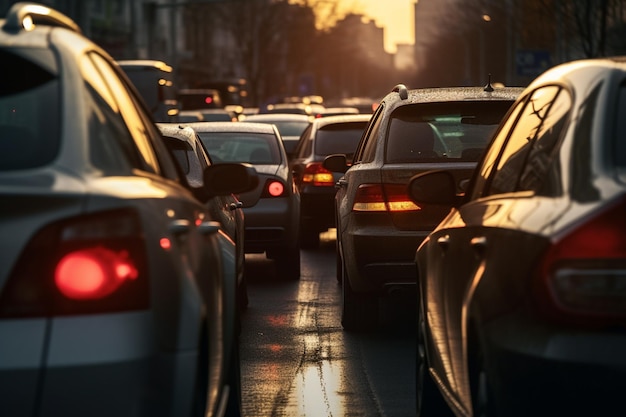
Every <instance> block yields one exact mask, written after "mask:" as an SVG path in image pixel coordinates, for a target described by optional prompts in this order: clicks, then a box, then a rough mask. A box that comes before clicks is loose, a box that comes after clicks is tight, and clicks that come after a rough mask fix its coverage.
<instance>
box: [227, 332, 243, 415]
mask: <svg viewBox="0 0 626 417" xmlns="http://www.w3.org/2000/svg"><path fill="white" fill-rule="evenodd" d="M236 339H237V340H238V339H239V338H236ZM227 384H228V387H229V393H228V401H227V403H226V411H225V413H224V417H240V416H241V404H242V401H241V364H240V361H239V342H238V341H237V342H235V343H233V347H232V351H231V354H230V364H229V366H228V377H227Z"/></svg>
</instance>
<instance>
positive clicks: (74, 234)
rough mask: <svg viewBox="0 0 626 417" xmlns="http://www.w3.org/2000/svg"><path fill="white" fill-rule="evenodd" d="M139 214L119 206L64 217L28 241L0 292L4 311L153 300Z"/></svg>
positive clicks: (52, 311)
mask: <svg viewBox="0 0 626 417" xmlns="http://www.w3.org/2000/svg"><path fill="white" fill-rule="evenodd" d="M147 268H148V267H147V261H146V249H145V242H144V238H143V234H142V231H141V226H140V221H139V217H138V216H137V214H136V213H135V212H134V211H131V210H115V211H109V212H106V213H98V214H92V215H88V216H84V217H78V218H73V219H68V220H64V221H61V222H58V223H54V224H51V225H48V226H47V227H45V228H44V229H42V230H40V231H39V232H38V233H37V234H36V235H35V236H34V237H33V238H32V239H31V240H30V242H29V243H28V245H27V246H26V247H25V249H24V250H23V252H22V254H21V256H20V258H19V259H18V261H17V263H16V264H15V267H14V268H13V270H12V272H11V274H10V276H9V279H8V281H7V283H6V285H5V286H4V289H3V291H2V294H0V317H38V316H58V315H75V314H95V313H104V312H114V311H126V310H140V309H146V308H148V306H149V292H148V271H147Z"/></svg>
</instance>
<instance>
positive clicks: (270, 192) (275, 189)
mask: <svg viewBox="0 0 626 417" xmlns="http://www.w3.org/2000/svg"><path fill="white" fill-rule="evenodd" d="M286 196H287V190H286V189H285V184H283V183H282V182H280V181H277V180H267V181H266V182H265V187H263V193H262V194H261V197H262V198H274V197H286Z"/></svg>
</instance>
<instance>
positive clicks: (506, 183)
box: [487, 86, 569, 194]
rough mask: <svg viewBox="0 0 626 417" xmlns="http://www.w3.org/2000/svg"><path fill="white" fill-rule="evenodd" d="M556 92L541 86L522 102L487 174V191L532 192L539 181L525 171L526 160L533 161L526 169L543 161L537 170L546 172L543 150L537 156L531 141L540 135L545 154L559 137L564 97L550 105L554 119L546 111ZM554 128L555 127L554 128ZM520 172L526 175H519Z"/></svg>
mask: <svg viewBox="0 0 626 417" xmlns="http://www.w3.org/2000/svg"><path fill="white" fill-rule="evenodd" d="M558 93H559V87H556V86H551V87H544V88H541V89H539V90H537V91H535V92H534V93H533V94H532V96H531V97H530V100H528V101H527V102H526V105H525V107H524V109H523V110H522V112H521V114H520V116H519V119H518V122H517V124H516V125H515V127H514V129H513V131H512V132H511V133H510V137H509V139H508V141H507V142H506V144H505V145H504V149H503V150H502V151H501V153H500V157H499V158H500V159H499V162H498V163H497V166H496V169H495V170H494V171H492V172H491V174H490V184H489V185H490V186H489V187H488V191H487V194H500V193H507V192H514V191H519V190H533V191H536V188H537V187H538V186H539V184H538V183H537V182H535V181H534V180H533V177H534V176H535V175H534V174H533V175H531V174H530V173H529V171H527V170H526V164H527V163H528V161H533V164H534V165H535V166H533V167H529V169H534V168H535V167H537V166H539V165H541V164H543V165H545V166H544V167H542V168H541V170H542V172H544V173H545V172H547V163H546V161H545V158H544V156H545V155H546V153H545V152H543V151H540V153H541V154H542V155H540V154H539V153H535V152H534V151H533V152H531V150H532V148H533V146H534V144H535V141H537V140H538V138H540V139H541V140H542V143H545V144H546V147H547V148H549V150H548V151H547V153H548V154H550V153H551V151H552V149H553V146H554V144H555V143H556V140H557V139H558V137H559V136H560V133H561V127H562V126H561V124H562V122H563V121H564V118H563V117H564V115H565V114H566V113H567V111H568V110H569V105H568V97H565V99H564V100H565V101H558V100H557V101H556V102H557V103H558V105H557V106H555V107H554V109H555V117H554V118H552V117H550V116H549V114H548V112H549V110H550V108H551V105H552V104H554V103H555V100H556V97H557V94H558ZM544 122H545V124H544ZM555 127H556V129H554V128H555ZM541 158H543V159H544V161H543V162H540V159H541ZM522 174H524V175H525V176H526V177H523V175H522Z"/></svg>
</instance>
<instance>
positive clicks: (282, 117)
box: [241, 113, 313, 158]
mask: <svg viewBox="0 0 626 417" xmlns="http://www.w3.org/2000/svg"><path fill="white" fill-rule="evenodd" d="M241 121H242V122H254V123H273V124H275V125H276V127H277V128H278V131H279V132H280V137H281V138H282V140H283V145H285V151H286V152H287V158H291V157H292V156H293V151H294V150H295V149H296V146H297V145H298V140H299V139H300V135H302V132H304V129H306V128H307V126H308V125H310V124H311V122H312V121H313V116H308V115H306V114H295V113H265V114H251V115H248V116H245V117H243V118H242V120H241Z"/></svg>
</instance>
